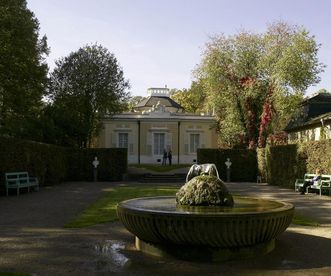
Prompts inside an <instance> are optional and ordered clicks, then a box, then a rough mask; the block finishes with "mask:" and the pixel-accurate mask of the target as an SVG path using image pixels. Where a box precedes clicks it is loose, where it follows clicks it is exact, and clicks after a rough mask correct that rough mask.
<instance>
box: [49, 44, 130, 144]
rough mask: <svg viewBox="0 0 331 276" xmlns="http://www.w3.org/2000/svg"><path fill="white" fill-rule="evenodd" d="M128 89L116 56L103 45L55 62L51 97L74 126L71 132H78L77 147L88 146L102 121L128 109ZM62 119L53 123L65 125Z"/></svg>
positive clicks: (85, 48)
mask: <svg viewBox="0 0 331 276" xmlns="http://www.w3.org/2000/svg"><path fill="white" fill-rule="evenodd" d="M128 88H129V83H128V81H127V80H125V79H124V76H123V71H122V69H121V68H120V66H119V64H118V62H117V59H116V58H115V56H114V55H113V54H112V53H110V52H109V51H108V50H107V49H106V48H104V47H102V46H101V45H92V46H85V47H83V48H80V49H79V50H78V51H76V52H73V53H71V54H69V56H67V57H65V58H62V59H60V60H58V61H57V62H56V68H55V69H54V71H53V72H52V73H51V85H50V94H49V96H50V98H51V100H52V106H53V107H54V111H56V112H55V113H59V112H60V113H61V112H63V114H69V115H70V116H68V117H67V118H68V119H70V121H71V123H72V124H75V128H72V130H75V129H77V130H79V132H78V131H77V132H76V134H75V135H74V137H71V139H70V140H72V141H76V142H75V145H76V146H78V147H89V146H90V145H91V143H92V140H93V137H94V136H95V135H96V134H97V133H98V131H99V129H100V126H101V119H102V118H103V117H104V116H105V115H106V114H109V115H111V114H113V113H116V112H119V111H122V110H123V109H124V108H125V106H126V105H125V101H126V99H127V97H128V92H127V89H128ZM62 119H63V118H62ZM62 119H61V120H54V122H56V121H58V122H61V121H62V123H64V121H63V120H62ZM58 127H61V126H59V125H58ZM72 135H73V134H72Z"/></svg>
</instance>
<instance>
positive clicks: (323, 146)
mask: <svg viewBox="0 0 331 276" xmlns="http://www.w3.org/2000/svg"><path fill="white" fill-rule="evenodd" d="M302 152H303V153H304V154H303V153H302ZM330 152H331V140H321V141H314V142H309V143H304V144H302V146H301V156H302V157H301V158H302V159H303V158H306V164H307V166H306V169H307V172H310V173H314V172H315V170H316V169H317V168H320V169H321V170H322V171H323V174H331V157H330Z"/></svg>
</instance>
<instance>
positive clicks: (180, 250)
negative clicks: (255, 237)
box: [135, 237, 275, 262]
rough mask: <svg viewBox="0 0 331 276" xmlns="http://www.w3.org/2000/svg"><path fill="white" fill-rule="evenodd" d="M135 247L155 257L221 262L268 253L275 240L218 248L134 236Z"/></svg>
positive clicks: (272, 247)
mask: <svg viewBox="0 0 331 276" xmlns="http://www.w3.org/2000/svg"><path fill="white" fill-rule="evenodd" d="M135 245H136V248H137V249H138V250H139V251H141V252H144V253H146V254H149V255H152V256H156V257H163V258H164V257H175V258H177V259H182V260H191V261H192V260H197V261H211V262H222V261H227V260H241V259H246V258H252V257H257V256H263V255H265V254H268V253H269V252H271V251H272V250H273V249H274V248H275V240H274V239H272V240H270V241H268V242H265V243H262V244H257V245H253V246H247V247H238V248H219V247H210V246H209V247H208V246H203V247H202V246H200V247H199V246H177V245H173V244H170V245H165V244H155V243H149V242H145V241H143V240H141V239H139V238H138V237H136V238H135Z"/></svg>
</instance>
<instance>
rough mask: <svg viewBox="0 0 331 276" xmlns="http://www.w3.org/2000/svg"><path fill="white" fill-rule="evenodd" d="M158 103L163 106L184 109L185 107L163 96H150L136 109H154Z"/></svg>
mask: <svg viewBox="0 0 331 276" xmlns="http://www.w3.org/2000/svg"><path fill="white" fill-rule="evenodd" d="M158 102H160V105H161V106H165V107H174V108H178V109H183V107H182V106H181V105H180V104H178V103H176V102H175V101H174V100H173V99H171V98H169V97H161V96H150V97H148V98H146V99H144V100H142V101H141V102H140V103H138V104H137V105H136V106H135V109H140V108H143V107H152V106H153V105H154V106H156V104H157V103H158Z"/></svg>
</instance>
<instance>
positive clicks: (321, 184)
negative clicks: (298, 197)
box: [306, 174, 331, 196]
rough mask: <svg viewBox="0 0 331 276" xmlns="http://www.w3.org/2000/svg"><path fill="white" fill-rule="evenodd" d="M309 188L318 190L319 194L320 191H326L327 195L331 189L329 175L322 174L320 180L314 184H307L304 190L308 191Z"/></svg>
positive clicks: (330, 176)
mask: <svg viewBox="0 0 331 276" xmlns="http://www.w3.org/2000/svg"><path fill="white" fill-rule="evenodd" d="M310 190H314V191H316V190H318V191H319V194H320V196H321V195H322V191H323V190H324V191H327V192H328V195H330V191H331V175H328V174H322V175H321V180H320V181H318V182H317V183H315V184H314V185H311V186H308V187H307V190H306V192H307V193H309V191H310Z"/></svg>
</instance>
